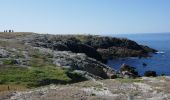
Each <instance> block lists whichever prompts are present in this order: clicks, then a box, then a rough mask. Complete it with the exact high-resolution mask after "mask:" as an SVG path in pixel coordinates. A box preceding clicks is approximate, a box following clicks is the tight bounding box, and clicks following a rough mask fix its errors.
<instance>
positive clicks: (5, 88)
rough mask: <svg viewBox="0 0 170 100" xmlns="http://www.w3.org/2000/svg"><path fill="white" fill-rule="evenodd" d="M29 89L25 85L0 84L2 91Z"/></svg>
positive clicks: (0, 90)
mask: <svg viewBox="0 0 170 100" xmlns="http://www.w3.org/2000/svg"><path fill="white" fill-rule="evenodd" d="M24 90H27V88H26V86H24V85H14V84H9V85H0V93H1V92H5V91H24Z"/></svg>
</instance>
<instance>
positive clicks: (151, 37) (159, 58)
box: [107, 33, 170, 76]
mask: <svg viewBox="0 0 170 100" xmlns="http://www.w3.org/2000/svg"><path fill="white" fill-rule="evenodd" d="M112 36H113V37H123V38H128V39H131V40H134V41H136V42H137V43H138V44H142V45H147V46H149V47H151V48H154V49H156V50H158V51H159V53H158V54H153V55H152V57H149V58H141V59H139V58H119V59H113V60H108V62H107V64H108V65H110V66H111V67H113V68H114V69H116V70H119V68H120V66H121V65H122V64H123V63H125V64H128V65H131V66H133V67H135V68H136V70H137V71H138V72H139V74H140V75H143V74H144V72H145V71H148V70H152V71H156V72H157V74H158V75H160V74H165V75H168V76H170V33H162V34H161V33H159V34H158V33H155V34H154V33H153V34H149V33H148V34H119V35H112ZM143 63H146V64H147V66H143Z"/></svg>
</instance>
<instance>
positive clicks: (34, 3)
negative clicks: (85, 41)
mask: <svg viewBox="0 0 170 100" xmlns="http://www.w3.org/2000/svg"><path fill="white" fill-rule="evenodd" d="M0 13H1V15H0V16H1V17H0V31H3V30H4V29H14V30H15V31H31V32H40V33H52V34H64V33H66V34H69V33H72V34H73V33H90V34H115V33H159V32H170V0H0Z"/></svg>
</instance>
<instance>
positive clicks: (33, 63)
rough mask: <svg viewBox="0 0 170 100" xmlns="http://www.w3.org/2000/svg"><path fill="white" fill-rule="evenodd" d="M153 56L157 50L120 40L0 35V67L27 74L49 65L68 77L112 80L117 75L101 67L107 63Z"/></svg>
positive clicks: (113, 71) (111, 70)
mask: <svg viewBox="0 0 170 100" xmlns="http://www.w3.org/2000/svg"><path fill="white" fill-rule="evenodd" d="M154 52H156V50H154V49H152V48H149V47H147V46H143V45H139V44H137V43H136V42H134V41H132V40H128V39H123V38H113V37H104V36H96V35H49V34H36V33H0V59H1V60H0V66H1V67H11V66H17V67H22V68H23V67H24V68H28V69H29V70H30V69H32V67H33V68H35V67H36V68H37V67H38V68H40V67H41V66H49V65H50V66H57V67H60V68H62V69H64V70H67V75H68V76H70V73H78V74H80V75H81V76H83V77H84V78H86V79H92V78H95V79H107V78H115V77H116V71H115V70H114V69H112V68H110V67H109V66H107V65H105V64H104V63H103V62H105V61H106V60H107V59H110V58H114V57H147V56H149V53H154ZM40 69H41V68H40ZM68 73H69V74H68ZM71 77H72V76H71ZM71 77H70V78H71Z"/></svg>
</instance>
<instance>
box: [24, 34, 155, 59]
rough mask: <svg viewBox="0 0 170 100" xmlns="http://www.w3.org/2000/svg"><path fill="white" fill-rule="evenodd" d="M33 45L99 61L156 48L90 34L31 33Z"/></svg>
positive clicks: (132, 55) (144, 53) (144, 52)
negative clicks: (83, 54) (80, 54)
mask: <svg viewBox="0 0 170 100" xmlns="http://www.w3.org/2000/svg"><path fill="white" fill-rule="evenodd" d="M27 42H28V43H30V44H31V45H32V46H34V47H44V48H50V49H53V50H59V51H72V52H74V53H85V54H86V55H87V56H89V57H91V58H94V59H96V60H99V61H105V60H107V59H109V58H113V57H148V56H149V53H155V52H156V50H154V49H152V48H149V47H148V46H143V45H139V44H137V43H136V42H134V41H132V40H128V39H124V38H112V37H102V36H92V35H87V36H83V35H33V37H32V38H31V39H28V40H27Z"/></svg>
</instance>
